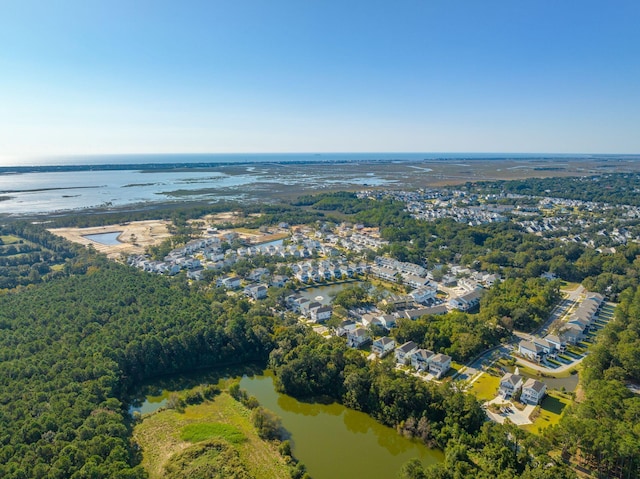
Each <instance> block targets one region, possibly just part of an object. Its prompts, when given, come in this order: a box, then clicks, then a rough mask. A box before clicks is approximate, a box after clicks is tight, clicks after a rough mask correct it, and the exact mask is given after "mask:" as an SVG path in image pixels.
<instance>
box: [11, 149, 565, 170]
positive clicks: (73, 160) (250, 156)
mask: <svg viewBox="0 0 640 479" xmlns="http://www.w3.org/2000/svg"><path fill="white" fill-rule="evenodd" d="M548 156H549V155H544V154H525V153H419V152H418V153H388V152H385V153H375V152H372V153H207V154H199V153H194V154H146V155H84V156H81V155H78V156H52V157H41V158H28V159H26V158H25V159H20V160H15V159H2V158H0V167H8V166H47V165H49V166H51V165H130V164H169V163H218V164H237V163H287V162H317V161H320V162H323V161H326V162H331V161H376V160H379V161H393V160H399V161H407V160H424V159H427V160H437V159H442V160H449V159H492V158H496V159H505V158H513V159H522V158H542V157H548ZM553 156H554V157H556V156H557V157H563V156H571V157H576V155H553Z"/></svg>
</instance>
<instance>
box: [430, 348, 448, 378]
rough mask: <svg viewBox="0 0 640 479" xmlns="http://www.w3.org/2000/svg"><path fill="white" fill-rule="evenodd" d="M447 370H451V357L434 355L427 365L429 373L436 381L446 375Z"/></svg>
mask: <svg viewBox="0 0 640 479" xmlns="http://www.w3.org/2000/svg"><path fill="white" fill-rule="evenodd" d="M449 368H451V356H447V355H446V354H436V355H435V356H433V357H432V358H431V362H430V363H429V372H430V373H431V374H433V375H434V376H435V377H436V378H438V379H440V378H441V377H442V376H444V375H445V374H447V371H449Z"/></svg>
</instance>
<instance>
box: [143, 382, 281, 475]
mask: <svg viewBox="0 0 640 479" xmlns="http://www.w3.org/2000/svg"><path fill="white" fill-rule="evenodd" d="M249 418H250V411H249V410H248V409H247V408H246V407H244V406H243V405H242V404H240V403H239V402H237V401H236V400H235V399H233V398H232V397H231V396H229V395H228V394H227V393H224V392H223V393H221V394H219V395H218V396H216V397H215V398H214V399H213V400H212V401H206V402H204V403H202V404H199V405H197V406H188V407H187V408H186V409H185V411H184V413H180V412H177V411H175V410H165V411H161V412H158V413H155V414H151V415H149V416H146V417H145V418H144V419H143V421H142V422H141V423H140V424H138V425H137V426H136V427H135V429H134V432H133V437H134V440H135V441H136V442H137V443H138V444H139V445H140V446H141V448H142V465H143V466H144V468H145V469H146V470H147V472H148V473H149V477H150V478H151V479H159V478H162V477H164V466H165V465H166V464H167V462H168V461H169V460H170V458H171V457H172V456H173V455H174V454H176V453H179V452H181V451H184V450H186V449H187V448H189V447H191V446H192V444H193V443H194V442H198V441H201V440H207V439H219V440H222V441H224V442H226V443H228V444H230V445H231V446H232V447H233V448H235V449H236V450H237V451H238V453H239V454H240V460H241V461H242V463H243V464H244V465H246V467H247V468H248V469H249V472H250V474H251V476H252V477H255V478H256V479H272V478H275V479H278V478H282V479H285V478H289V477H290V475H289V472H288V469H287V465H286V463H285V461H284V459H283V458H282V457H281V456H280V454H279V453H278V450H277V446H276V445H275V444H272V443H270V442H267V441H263V440H262V439H260V438H259V437H258V434H257V433H256V431H255V428H254V427H253V425H252V424H251V421H250V419H249Z"/></svg>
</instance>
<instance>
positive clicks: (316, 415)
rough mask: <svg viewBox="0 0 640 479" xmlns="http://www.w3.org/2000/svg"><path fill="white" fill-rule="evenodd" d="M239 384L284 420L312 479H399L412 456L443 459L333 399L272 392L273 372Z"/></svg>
mask: <svg viewBox="0 0 640 479" xmlns="http://www.w3.org/2000/svg"><path fill="white" fill-rule="evenodd" d="M240 385H241V386H242V388H243V389H245V390H247V392H248V393H249V394H250V395H253V396H255V397H256V398H257V399H258V401H259V402H260V404H262V405H263V406H264V407H266V408H268V409H271V410H272V411H274V412H275V413H276V414H277V415H278V416H280V417H281V418H282V423H283V425H284V427H285V428H286V429H287V430H288V431H289V432H290V434H291V441H292V447H293V452H294V454H295V455H296V457H298V458H299V459H300V460H301V461H302V462H304V464H305V465H306V466H307V468H308V470H309V474H310V475H311V476H312V477H313V478H314V479H324V478H326V479H329V478H336V477H366V478H368V479H377V478H380V479H387V478H393V477H396V476H397V474H398V470H399V469H400V467H401V466H402V464H404V463H405V462H407V461H408V460H410V459H412V458H419V459H420V460H421V461H422V462H423V463H424V464H425V465H427V464H432V463H435V462H439V461H442V458H443V456H442V453H441V452H440V451H435V450H431V449H428V448H427V447H425V446H424V445H422V444H419V443H417V442H414V441H411V440H409V439H407V438H405V437H403V436H400V435H399V434H397V432H396V431H395V430H394V429H391V428H388V427H385V426H383V425H382V424H380V423H378V422H377V421H375V420H373V419H372V418H371V417H369V416H368V415H366V414H364V413H362V412H359V411H355V410H352V409H347V408H345V407H344V406H342V405H340V404H337V403H331V404H322V403H318V402H314V403H307V402H301V401H298V400H296V399H294V398H291V397H289V396H286V395H283V394H279V393H277V392H276V391H275V390H274V386H273V378H272V376H271V374H270V373H269V372H265V374H264V375H263V376H253V377H247V376H245V377H244V378H243V379H242V381H241V383H240Z"/></svg>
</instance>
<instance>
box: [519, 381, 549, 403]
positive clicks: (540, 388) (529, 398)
mask: <svg viewBox="0 0 640 479" xmlns="http://www.w3.org/2000/svg"><path fill="white" fill-rule="evenodd" d="M546 392H547V385H546V384H545V383H543V382H540V381H536V380H535V379H533V378H529V379H527V381H526V382H525V383H524V386H522V394H521V395H520V401H522V402H523V403H526V404H540V401H542V398H543V397H544V395H545V393H546Z"/></svg>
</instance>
